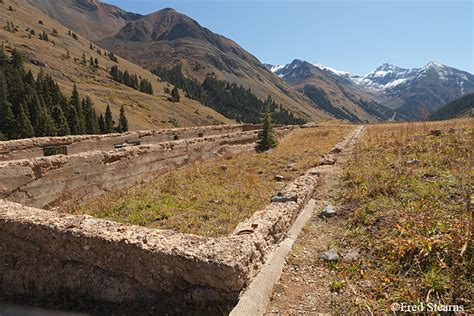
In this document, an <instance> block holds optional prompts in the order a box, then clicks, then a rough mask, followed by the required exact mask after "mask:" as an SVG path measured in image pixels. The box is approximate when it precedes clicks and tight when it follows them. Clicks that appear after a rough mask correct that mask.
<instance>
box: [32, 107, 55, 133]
mask: <svg viewBox="0 0 474 316" xmlns="http://www.w3.org/2000/svg"><path fill="white" fill-rule="evenodd" d="M35 135H36V136H56V127H55V124H54V121H53V118H52V117H51V114H50V113H49V111H48V109H47V108H46V107H45V106H43V107H42V109H41V111H40V113H39V117H38V126H37V128H36V130H35Z"/></svg>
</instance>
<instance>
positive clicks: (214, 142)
mask: <svg viewBox="0 0 474 316" xmlns="http://www.w3.org/2000/svg"><path fill="white" fill-rule="evenodd" d="M241 129H242V126H240V127H239V129H238V130H241ZM224 130H227V129H224ZM231 130H235V128H232V129H231ZM290 130H291V128H280V129H278V134H279V135H280V136H282V135H284V134H286V133H288V132H289V131H290ZM187 132H189V131H187ZM195 132H196V130H195V129H193V134H196V133H195ZM214 133H215V131H214ZM257 133H258V130H250V131H245V132H244V131H238V132H233V133H229V134H221V135H219V134H215V135H213V136H207V137H199V138H188V139H184V140H176V141H167V142H161V143H160V142H158V143H154V144H151V143H150V144H148V145H137V146H129V147H123V148H119V149H113V150H109V151H98V150H93V151H84V152H81V153H78V154H72V155H56V156H49V157H37V158H33V159H22V160H10V161H4V162H1V161H0V198H2V199H7V200H9V201H13V202H18V203H21V204H22V205H27V206H32V207H38V208H44V209H51V208H54V207H57V206H59V205H61V204H63V203H64V202H66V201H70V200H77V201H84V200H88V199H92V198H95V197H98V196H100V195H101V194H103V193H104V192H108V191H117V190H123V189H126V188H129V187H131V186H133V185H135V184H138V183H142V182H147V181H150V180H152V179H154V178H156V177H157V176H159V175H161V174H163V173H165V172H167V171H169V170H170V169H173V168H177V167H180V166H183V165H186V164H188V163H190V162H193V161H196V160H198V159H212V158H213V157H218V156H220V155H224V154H236V153H240V152H245V151H251V150H253V148H254V144H255V141H256V139H257ZM114 139H115V138H114ZM128 139H129V138H128ZM115 141H116V139H115ZM51 142H52V141H50V143H51ZM88 142H89V140H88V141H87V143H88ZM77 144H78V146H79V144H81V142H78V143H77ZM81 146H84V145H81Z"/></svg>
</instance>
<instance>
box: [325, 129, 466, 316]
mask: <svg viewBox="0 0 474 316" xmlns="http://www.w3.org/2000/svg"><path fill="white" fill-rule="evenodd" d="M450 128H456V129H457V130H456V131H455V132H452V133H450V132H449V129H450ZM433 129H442V130H443V135H442V136H439V137H438V136H433V135H430V131H431V130H433ZM473 133H474V122H473V121H472V120H457V121H448V122H440V123H411V124H393V125H375V126H371V127H369V128H368V130H367V132H366V135H365V137H364V141H363V142H362V143H361V144H360V145H359V146H358V148H357V151H356V154H355V157H354V158H353V159H352V162H351V163H350V165H349V167H348V168H347V169H346V172H345V182H344V190H343V198H342V200H341V203H342V204H345V205H346V206H347V208H348V213H347V214H346V216H347V217H348V225H347V227H346V232H345V235H344V236H340V238H339V240H340V241H341V244H340V246H341V247H351V248H352V247H355V248H359V249H360V250H361V253H362V258H361V259H360V260H359V261H358V262H356V263H346V262H340V263H339V264H338V265H337V266H336V267H335V269H336V271H337V275H338V278H339V279H343V280H347V281H348V284H349V285H350V287H351V288H352V289H353V291H355V292H354V293H357V295H354V296H352V298H351V299H350V300H354V301H351V302H341V300H339V301H338V302H335V304H334V306H338V307H339V308H340V310H339V312H341V313H362V312H363V313H367V311H368V310H371V311H372V312H374V313H375V314H379V313H387V312H388V313H390V312H391V311H390V304H392V303H393V302H406V303H409V304H419V303H420V302H424V303H428V302H431V303H437V304H447V305H453V304H457V305H463V306H464V308H465V309H469V308H471V312H472V311H473V310H472V298H473V297H474V295H473V294H474V293H473V287H472V284H473V281H474V280H473V277H472V272H473V268H474V265H473V252H472V231H471V230H472V227H473V226H472V225H473V218H472V213H471V212H472V210H471V209H470V207H471V206H470V205H471V204H470V203H471V200H470V196H471V192H472V189H473V179H472V175H473V171H472V170H473V169H472V167H473V164H472V162H473V160H472V148H473V147H472V144H473V142H472V140H473ZM415 159H416V160H418V161H419V162H414V161H411V163H410V162H409V161H410V160H415Z"/></svg>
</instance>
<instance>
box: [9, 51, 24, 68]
mask: <svg viewBox="0 0 474 316" xmlns="http://www.w3.org/2000/svg"><path fill="white" fill-rule="evenodd" d="M10 63H11V65H12V67H13V68H15V69H18V70H23V58H22V57H21V54H20V53H19V52H18V51H17V50H16V48H15V49H13V51H12V57H11V62H10Z"/></svg>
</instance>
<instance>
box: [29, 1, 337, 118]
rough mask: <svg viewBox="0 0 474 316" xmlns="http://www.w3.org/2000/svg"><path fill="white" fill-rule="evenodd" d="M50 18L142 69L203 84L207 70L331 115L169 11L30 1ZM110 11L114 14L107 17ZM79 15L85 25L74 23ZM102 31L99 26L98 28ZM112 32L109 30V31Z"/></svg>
mask: <svg viewBox="0 0 474 316" xmlns="http://www.w3.org/2000/svg"><path fill="white" fill-rule="evenodd" d="M28 1H29V2H31V3H33V4H35V5H36V6H37V7H38V9H40V10H42V11H43V12H45V13H46V14H48V15H49V16H52V17H54V18H55V19H58V20H59V21H60V22H61V23H63V24H64V25H68V26H69V27H71V28H73V29H74V30H75V31H76V32H78V33H80V34H83V35H86V36H88V37H90V38H95V39H97V42H98V43H99V44H100V45H101V46H103V47H106V48H108V49H110V50H112V51H113V52H114V53H116V54H117V55H119V56H122V57H124V58H126V59H128V60H130V61H132V62H134V63H136V64H139V65H141V66H143V67H145V68H146V69H155V68H157V67H160V68H172V67H173V66H176V65H178V64H181V65H182V66H183V72H184V74H185V75H186V76H187V77H190V78H194V79H197V80H199V81H200V82H203V81H204V79H205V78H206V77H207V75H208V74H213V75H214V76H216V78H217V79H219V80H226V81H229V82H231V83H236V84H237V85H243V86H244V87H245V88H251V89H252V92H253V93H254V94H255V95H256V96H257V97H259V98H260V99H262V100H265V99H266V98H267V97H268V96H269V95H271V96H272V98H273V99H274V100H275V101H276V102H277V103H279V104H282V106H283V107H284V108H286V109H288V110H290V111H291V112H293V113H294V114H295V115H296V116H298V117H301V118H303V119H305V120H308V121H312V120H322V119H328V118H330V115H329V114H327V113H325V112H324V111H322V110H321V109H319V108H318V107H317V106H314V105H312V103H311V101H310V100H309V99H308V98H307V97H305V96H304V95H303V94H302V93H300V92H299V91H297V90H296V89H294V88H292V87H290V86H289V85H288V84H286V83H285V82H284V81H283V80H281V79H280V78H278V77H277V76H275V75H274V74H272V73H271V72H270V71H268V70H267V69H266V68H265V66H264V65H263V64H262V63H261V62H260V61H259V60H258V59H257V58H256V57H255V56H253V55H251V54H250V53H249V52H247V51H245V50H244V49H243V48H242V47H240V46H239V45H238V44H237V43H235V42H234V41H232V40H231V39H228V38H226V37H224V36H221V35H219V34H216V33H213V32H212V31H211V30H209V29H207V28H205V27H203V26H201V25H199V23H198V22H196V21H194V20H193V19H191V18H190V17H187V16H186V15H184V14H181V13H178V12H176V11H175V10H173V9H163V10H160V11H157V12H154V13H151V14H148V15H145V16H140V15H136V14H133V13H129V12H125V11H122V10H120V9H119V8H116V7H113V6H110V5H107V4H105V3H101V2H97V1H95V0H84V1H79V0H65V1H61V3H60V4H57V2H56V1H55V0H28ZM108 12H109V13H110V12H114V13H113V14H112V15H110V14H109V13H108ZM71 19H78V20H79V21H83V22H84V23H73V22H71V21H70V20H71ZM102 25H103V26H104V29H103V30H100V28H101V26H102ZM112 33H113V34H112Z"/></svg>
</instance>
